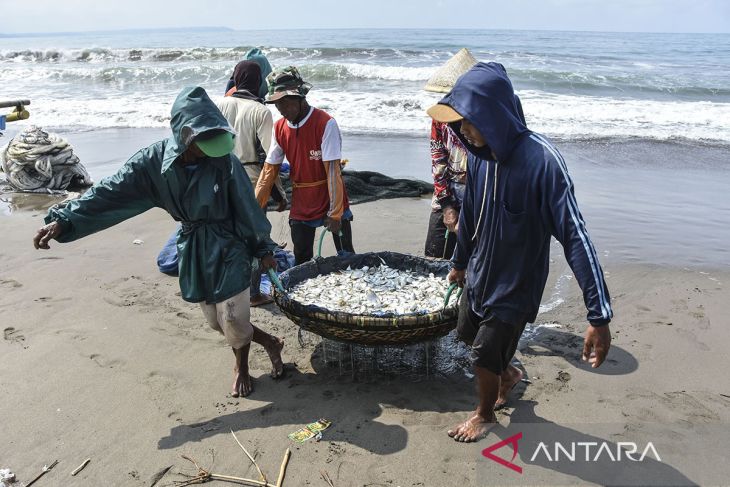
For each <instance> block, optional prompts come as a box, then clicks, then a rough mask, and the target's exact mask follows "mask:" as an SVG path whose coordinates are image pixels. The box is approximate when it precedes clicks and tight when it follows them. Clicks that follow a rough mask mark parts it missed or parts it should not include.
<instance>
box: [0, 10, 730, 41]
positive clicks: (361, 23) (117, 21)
mask: <svg viewBox="0 0 730 487" xmlns="http://www.w3.org/2000/svg"><path fill="white" fill-rule="evenodd" d="M201 26H224V27H230V28H233V29H244V30H245V29H303V28H358V27H361V28H403V27H405V28H439V27H440V28H481V29H541V30H597V31H633V32H723V33H730V0H501V1H494V0H458V1H456V0H356V1H351V0H306V1H303V0H298V1H294V0H266V1H261V0H259V1H255V2H254V1H250V0H226V1H223V0H174V1H161V0H116V1H115V0H0V33H7V34H9V33H20V32H69V31H89V30H116V29H135V28H158V27H162V28H169V27H201ZM0 47H2V46H0Z"/></svg>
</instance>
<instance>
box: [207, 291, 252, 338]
mask: <svg viewBox="0 0 730 487" xmlns="http://www.w3.org/2000/svg"><path fill="white" fill-rule="evenodd" d="M200 308H201V309H202V310H203V314H204V315H205V318H206V319H207V320H208V324H209V325H210V327H211V328H213V329H214V330H216V331H218V332H220V333H222V334H223V336H225V337H226V341H228V344H229V345H230V346H231V347H233V348H241V347H243V346H244V345H248V344H249V343H251V339H252V338H253V326H252V325H251V309H250V308H249V293H248V289H246V290H244V291H241V292H240V293H238V294H236V295H235V296H233V297H232V298H229V299H226V300H225V301H221V302H220V303H215V304H207V303H205V302H201V303H200Z"/></svg>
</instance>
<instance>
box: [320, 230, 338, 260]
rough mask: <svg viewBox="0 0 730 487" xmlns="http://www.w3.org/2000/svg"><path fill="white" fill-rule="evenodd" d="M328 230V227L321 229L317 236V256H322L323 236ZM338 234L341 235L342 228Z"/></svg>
mask: <svg viewBox="0 0 730 487" xmlns="http://www.w3.org/2000/svg"><path fill="white" fill-rule="evenodd" d="M327 232H329V229H328V228H327V227H325V228H324V230H322V233H321V234H320V236H319V245H318V246H317V257H322V242H324V236H325V235H326V234H327ZM338 235H339V236H340V237H342V230H340V231H339V233H338Z"/></svg>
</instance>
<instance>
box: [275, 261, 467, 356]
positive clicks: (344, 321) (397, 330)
mask: <svg viewBox="0 0 730 487" xmlns="http://www.w3.org/2000/svg"><path fill="white" fill-rule="evenodd" d="M381 259H382V261H381ZM383 261H385V263H386V264H387V265H388V266H389V267H391V268H394V269H400V270H410V271H415V272H418V273H421V274H425V275H428V274H429V273H433V274H434V275H435V276H437V277H445V276H446V275H447V274H448V272H449V269H450V264H449V263H448V262H447V261H440V260H430V259H425V258H423V257H417V256H413V255H408V254H399V253H395V252H372V253H367V254H356V255H349V256H335V257H327V258H324V259H323V258H318V259H315V260H312V261H310V262H307V263H305V264H301V265H298V266H296V267H293V268H291V269H289V270H287V271H285V272H283V273H282V274H281V276H280V281H281V284H282V286H283V288H284V292H283V293H282V292H280V291H278V290H277V291H275V293H274V299H275V300H276V304H277V305H278V306H279V308H280V309H281V310H282V311H283V312H284V314H285V315H286V316H287V317H288V318H289V319H291V320H292V321H293V322H294V323H296V324H297V325H298V326H300V327H301V328H302V329H304V330H306V331H310V332H312V333H316V334H317V335H320V336H323V337H325V338H329V339H331V340H337V341H340V342H346V343H357V344H360V345H405V344H411V343H417V342H422V341H427V340H432V339H434V338H437V337H440V336H443V335H446V334H447V333H449V332H450V331H451V330H453V329H454V328H455V327H456V320H457V317H458V306H457V305H456V304H451V305H449V306H447V307H446V308H443V309H441V310H439V311H436V312H433V313H428V314H415V313H412V314H402V315H397V314H394V313H387V314H383V315H377V316H375V315H359V314H353V313H346V312H342V311H331V310H327V309H325V308H322V307H319V306H314V305H303V304H301V303H299V302H297V301H295V300H293V299H291V298H290V297H289V295H288V293H287V292H286V291H287V290H289V289H291V288H292V287H294V286H295V285H297V284H299V283H301V282H303V281H305V280H307V279H309V278H312V277H316V276H318V275H320V274H330V273H332V272H337V271H340V270H344V269H347V267H348V266H350V267H351V268H352V269H359V268H361V267H363V266H369V267H376V266H379V265H381V264H382V262H383Z"/></svg>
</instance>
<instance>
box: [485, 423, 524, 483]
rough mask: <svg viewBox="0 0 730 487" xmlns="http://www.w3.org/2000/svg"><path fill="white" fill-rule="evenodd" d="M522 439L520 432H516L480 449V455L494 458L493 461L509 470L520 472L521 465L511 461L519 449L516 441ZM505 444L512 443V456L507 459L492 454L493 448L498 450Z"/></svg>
mask: <svg viewBox="0 0 730 487" xmlns="http://www.w3.org/2000/svg"><path fill="white" fill-rule="evenodd" d="M521 439H522V433H521V432H520V433H517V434H516V435H512V436H510V437H509V438H507V439H505V440H502V441H500V442H499V443H495V444H494V445H492V446H489V447H487V448H485V449H484V450H482V455H484V456H485V457H487V458H489V459H490V460H494V461H495V462H497V463H499V464H500V465H503V466H505V467H507V468H509V469H511V470H514V471H515V472H517V473H520V474H521V473H522V467H520V466H519V465H515V464H514V463H512V462H513V461H514V459H515V457H516V456H517V452H518V450H519V445H518V444H517V442H518V441H519V440H521ZM505 445H512V458H511V459H510V460H509V461H507V460H505V459H504V458H501V457H498V456H497V455H494V454H493V453H492V452H493V451H495V450H499V449H500V448H502V447H503V446H505Z"/></svg>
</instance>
